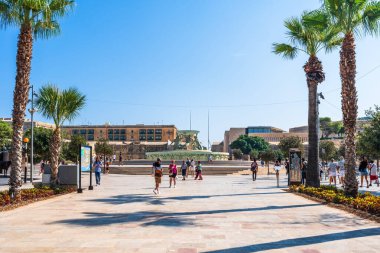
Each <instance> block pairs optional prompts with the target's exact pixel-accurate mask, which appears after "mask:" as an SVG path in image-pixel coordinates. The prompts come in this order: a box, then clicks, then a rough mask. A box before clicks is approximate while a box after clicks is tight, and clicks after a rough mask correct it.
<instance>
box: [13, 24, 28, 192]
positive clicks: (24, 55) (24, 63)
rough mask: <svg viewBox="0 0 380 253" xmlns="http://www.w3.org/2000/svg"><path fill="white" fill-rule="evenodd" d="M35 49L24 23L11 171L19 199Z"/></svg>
mask: <svg viewBox="0 0 380 253" xmlns="http://www.w3.org/2000/svg"><path fill="white" fill-rule="evenodd" d="M32 50H33V35H32V28H31V27H30V25H25V24H23V25H22V26H21V28H20V34H19V36H18V42H17V58H16V66H17V74H16V85H15V90H14V93H13V112H12V128H13V136H12V149H11V150H12V153H11V162H12V164H11V173H10V179H9V194H10V196H11V198H12V199H19V197H20V188H21V186H22V179H21V173H22V168H21V160H22V137H23V126H24V120H25V110H26V105H27V103H28V97H29V96H28V94H29V77H30V70H31V61H32Z"/></svg>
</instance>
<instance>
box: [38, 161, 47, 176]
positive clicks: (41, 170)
mask: <svg viewBox="0 0 380 253" xmlns="http://www.w3.org/2000/svg"><path fill="white" fill-rule="evenodd" d="M44 170H45V163H44V160H42V161H41V165H40V172H39V173H38V175H41V174H43V173H44Z"/></svg>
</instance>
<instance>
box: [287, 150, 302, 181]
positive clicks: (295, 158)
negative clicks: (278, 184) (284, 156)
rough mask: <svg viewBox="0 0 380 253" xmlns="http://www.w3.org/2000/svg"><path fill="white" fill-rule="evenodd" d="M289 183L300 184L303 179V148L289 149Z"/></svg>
mask: <svg viewBox="0 0 380 253" xmlns="http://www.w3.org/2000/svg"><path fill="white" fill-rule="evenodd" d="M289 164H290V166H289V167H290V168H289V183H290V184H300V183H301V179H302V174H301V166H302V160H301V150H299V149H295V148H291V149H290V150H289Z"/></svg>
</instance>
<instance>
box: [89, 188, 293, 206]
mask: <svg viewBox="0 0 380 253" xmlns="http://www.w3.org/2000/svg"><path fill="white" fill-rule="evenodd" d="M283 193H287V192H284V191H281V192H258V193H237V194H220V195H188V196H173V197H161V196H156V195H151V194H125V195H116V196H111V197H109V198H99V199H89V200H87V201H91V202H102V203H108V204H113V205H122V204H129V203H147V204H151V205H165V204H166V203H167V202H171V201H187V200H194V199H210V198H217V197H239V196H240V197H241V196H254V195H266V194H283Z"/></svg>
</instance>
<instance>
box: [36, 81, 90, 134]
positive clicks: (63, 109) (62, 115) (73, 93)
mask: <svg viewBox="0 0 380 253" xmlns="http://www.w3.org/2000/svg"><path fill="white" fill-rule="evenodd" d="M85 103H86V97H85V96H84V95H82V94H81V93H80V92H79V91H78V90H77V89H75V88H69V89H67V90H62V91H61V90H60V89H59V88H58V87H57V86H55V85H53V84H48V85H46V86H43V87H42V88H40V90H39V92H38V97H37V99H36V107H37V108H38V110H39V111H40V112H41V113H42V115H43V116H44V117H45V118H48V119H52V120H53V121H54V124H55V126H56V127H57V128H59V127H60V126H62V124H63V123H64V122H65V121H66V120H69V121H71V120H73V119H74V118H75V117H76V116H78V113H79V111H80V110H81V109H82V108H83V107H84V105H85Z"/></svg>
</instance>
